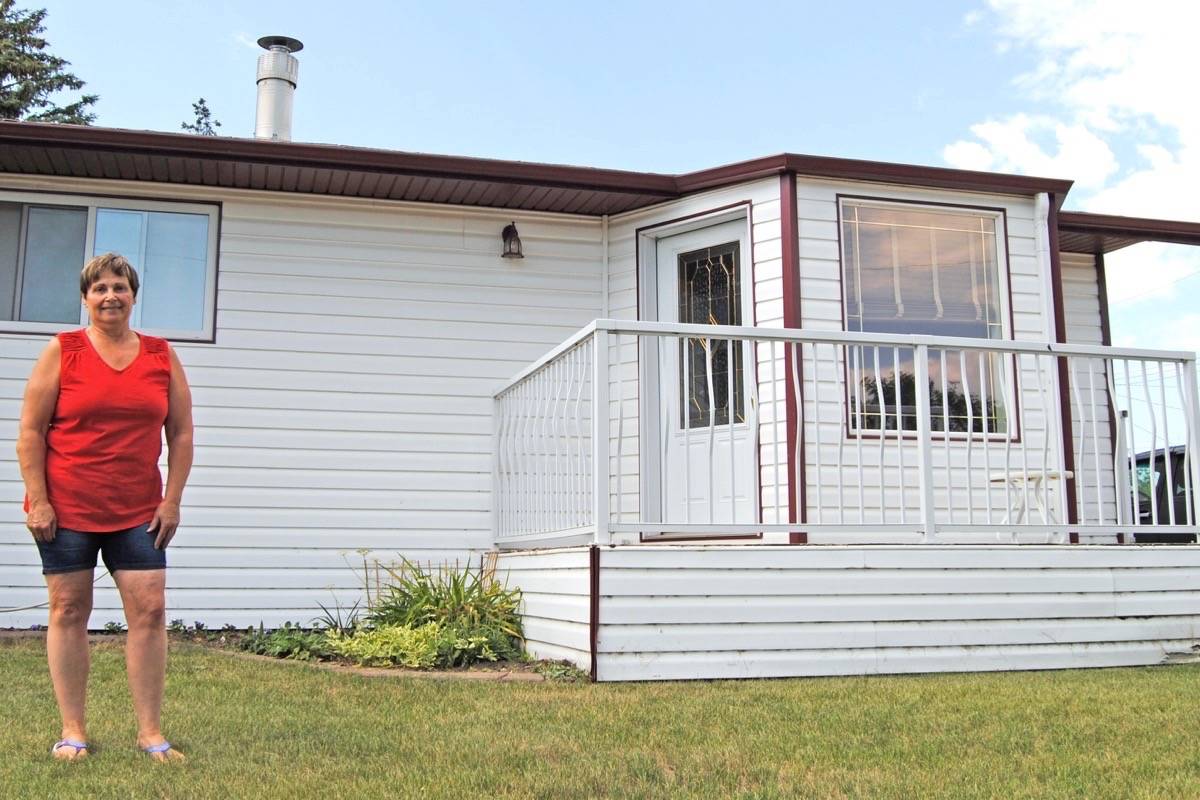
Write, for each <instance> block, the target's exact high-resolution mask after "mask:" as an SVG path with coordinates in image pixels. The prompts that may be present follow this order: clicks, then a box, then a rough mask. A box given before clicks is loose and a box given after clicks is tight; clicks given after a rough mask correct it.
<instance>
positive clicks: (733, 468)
mask: <svg viewBox="0 0 1200 800" xmlns="http://www.w3.org/2000/svg"><path fill="white" fill-rule="evenodd" d="M736 363H737V361H736V359H735V358H734V355H733V339H726V340H725V383H726V387H725V405H726V407H727V408H728V416H729V419H728V420H726V421H727V422H728V423H729V428H728V430H729V522H730V523H731V524H732V523H736V522H737V511H736V507H737V466H738V465H737V456H736V455H735V454H734V439H735V438H736V437H735V436H734V428H733V426H734V423H736V422H737V413H736V411H737V403H735V402H734V400H735V398H734V396H733V394H734V388H735V387H734V380H733V377H734V376H733V371H734V366H735V365H736Z"/></svg>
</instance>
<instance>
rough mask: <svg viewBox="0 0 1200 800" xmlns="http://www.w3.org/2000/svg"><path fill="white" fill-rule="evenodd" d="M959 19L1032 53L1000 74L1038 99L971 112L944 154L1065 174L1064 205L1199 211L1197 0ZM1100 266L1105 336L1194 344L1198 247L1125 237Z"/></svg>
mask: <svg viewBox="0 0 1200 800" xmlns="http://www.w3.org/2000/svg"><path fill="white" fill-rule="evenodd" d="M971 20H972V26H973V29H974V30H975V31H979V30H982V29H984V27H985V26H986V25H989V24H990V25H993V26H994V28H995V30H996V32H997V39H996V46H997V49H998V51H999V52H1004V53H1009V54H1015V53H1020V54H1023V55H1026V56H1030V55H1031V56H1032V57H1033V63H1034V65H1035V66H1034V67H1033V68H1031V69H1029V70H1028V71H1026V72H1024V73H1022V74H1020V75H1017V76H1016V77H1015V78H1014V80H1013V84H1014V86H1015V87H1016V88H1017V89H1018V90H1019V92H1021V93H1022V94H1023V95H1024V96H1025V98H1026V100H1027V101H1028V103H1029V106H1028V107H1029V108H1030V109H1034V108H1036V109H1038V113H1036V114H1034V113H1032V112H1029V111H1027V112H1025V113H1009V114H1005V115H1002V116H997V117H994V118H991V119H987V120H985V121H982V122H980V123H978V124H976V125H973V126H971V128H970V136H969V137H964V138H962V139H959V140H958V141H955V142H953V143H951V144H950V145H948V146H947V147H945V148H944V150H943V153H942V155H943V158H944V159H945V160H946V162H947V163H949V164H951V165H952V166H958V167H962V168H970V169H980V168H983V169H992V170H999V171H1006V172H1017V173H1023V174H1030V175H1043V176H1047V177H1065V178H1069V179H1072V180H1074V181H1075V188H1074V189H1073V190H1072V192H1071V195H1070V197H1069V198H1068V201H1067V206H1068V208H1077V209H1082V210H1084V211H1092V212H1097V213H1106V214H1119V215H1127V216H1140V217H1160V218H1164V219H1182V220H1190V221H1200V191H1197V189H1196V187H1197V186H1200V103H1198V102H1196V96H1197V95H1196V88H1195V81H1196V77H1197V76H1198V75H1200V47H1197V46H1196V43H1195V31H1196V30H1197V29H1198V28H1200V3H1184V2H1176V1H1175V0H1139V2H1137V3H1131V2H1128V0H1059V1H1057V2H1053V1H1051V0H988V2H987V8H986V9H983V10H981V11H980V16H979V17H972V18H971ZM1117 153H1120V154H1121V157H1120V159H1118V157H1117ZM1105 266H1106V273H1107V280H1108V295H1109V301H1110V304H1111V308H1112V312H1113V325H1114V329H1115V331H1116V334H1117V337H1118V338H1117V341H1118V343H1123V344H1126V345H1137V346H1142V347H1181V348H1190V349H1200V314H1195V313H1192V309H1194V308H1196V307H1197V306H1200V302H1196V301H1195V300H1193V299H1192V298H1197V300H1200V248H1195V247H1184V246H1178V245H1161V244H1144V245H1137V246H1134V247H1130V248H1127V249H1124V250H1120V251H1117V252H1115V253H1112V254H1110V255H1109V256H1107V257H1106V259H1105ZM1123 331H1128V332H1123Z"/></svg>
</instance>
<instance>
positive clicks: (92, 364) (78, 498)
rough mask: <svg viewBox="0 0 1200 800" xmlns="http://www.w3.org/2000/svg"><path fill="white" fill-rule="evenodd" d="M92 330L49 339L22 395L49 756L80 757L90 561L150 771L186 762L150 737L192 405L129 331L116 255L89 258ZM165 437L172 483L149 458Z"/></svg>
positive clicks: (128, 280) (128, 286)
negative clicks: (57, 724) (51, 707)
mask: <svg viewBox="0 0 1200 800" xmlns="http://www.w3.org/2000/svg"><path fill="white" fill-rule="evenodd" d="M79 288H80V292H81V293H82V295H83V305H84V307H85V308H87V312H88V318H89V320H90V323H89V325H88V326H87V328H85V329H83V330H78V331H70V332H67V333H60V334H59V335H58V336H56V337H55V338H54V339H52V340H51V341H50V344H49V345H48V346H47V347H46V349H45V351H44V352H43V353H42V355H41V357H40V358H39V359H38V361H37V364H36V365H35V366H34V368H33V374H32V375H31V376H30V378H29V383H28V385H27V386H26V388H25V401H24V405H23V406H22V409H21V428H20V434H19V438H18V440H17V457H18V459H19V460H20V464H21V477H22V478H23V479H24V481H25V511H26V513H27V515H28V516H27V518H26V526H27V527H28V528H29V532H30V533H32V534H33V538H34V540H35V541H36V542H37V547H38V551H39V552H40V554H41V557H42V572H43V574H44V575H45V578H46V585H47V588H48V589H49V593H50V628H49V632H48V633H47V636H46V653H47V658H48V660H49V662H50V677H51V680H52V681H53V683H54V694H55V697H56V699H57V700H58V709H59V712H60V713H61V715H62V739H61V740H60V741H59V742H58V743H57V744H55V745H54V747H53V748H52V749H51V752H52V753H53V754H54V757H55V758H60V759H64V760H70V761H74V760H77V759H80V758H84V757H86V756H87V754H88V743H87V742H88V740H87V728H86V721H85V715H84V706H85V700H86V694H87V677H88V665H89V653H88V640H87V622H88V617H89V616H90V614H91V611H92V585H93V577H92V576H93V571H94V570H95V567H96V555H97V553H100V554H101V555H102V556H103V558H104V565H105V566H106V567H107V568H108V571H109V572H110V573H111V574H112V577H113V580H114V581H115V582H116V584H117V589H118V590H119V591H120V594H121V603H122V605H123V606H124V608H125V619H126V622H127V624H128V628H129V632H128V635H127V637H126V642H125V663H126V670H127V672H128V675H129V689H130V693H131V694H132V696H133V706H134V712H135V713H136V715H137V723H138V738H137V743H138V747H140V748H141V749H142V750H143V751H145V752H146V753H148V754H149V755H150V756H151V758H153V759H155V760H156V761H164V762H165V761H172V760H178V759H182V758H183V756H182V754H180V753H179V752H178V751H176V750H175V749H173V748H172V747H171V745H170V744H169V743H168V742H167V740H166V739H165V738H163V735H162V731H161V729H160V727H159V717H160V711H161V708H162V695H163V682H164V679H165V674H166V659H167V634H166V625H165V611H164V588H165V584H166V553H165V550H166V547H167V545H168V544H170V542H171V537H173V536H174V535H175V530H176V528H178V526H179V502H180V499H181V497H182V496H183V487H184V483H186V481H187V477H188V473H189V472H190V471H191V468H192V399H191V393H190V391H189V389H188V384H187V378H186V377H185V376H184V373H183V367H182V366H181V365H180V363H179V359H178V357H176V355H175V352H174V350H172V349H171V347H170V345H168V344H167V342H166V340H164V339H158V338H155V337H152V336H145V335H140V334H137V333H135V332H134V331H133V330H131V329H130V327H129V319H130V314H131V313H132V312H133V306H134V303H136V302H137V291H138V276H137V272H135V271H134V269H133V267H132V266H131V265H130V264H129V262H128V261H126V260H125V259H124V258H122V257H121V256H119V255H116V254H114V253H106V254H105V255H102V256H97V257H95V258H93V259H92V260H91V261H89V262H88V263H87V264H86V265H85V266H84V268H83V272H82V273H81V275H80V279H79ZM164 428H165V429H166V439H167V448H168V456H167V484H166V490H165V492H164V491H163V485H162V477H161V475H160V473H159V469H158V459H159V455H160V453H161V450H162V431H163V429H164Z"/></svg>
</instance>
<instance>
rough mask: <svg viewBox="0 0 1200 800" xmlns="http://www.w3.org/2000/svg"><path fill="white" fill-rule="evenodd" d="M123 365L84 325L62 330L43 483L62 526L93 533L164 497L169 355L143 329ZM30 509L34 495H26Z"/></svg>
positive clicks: (148, 515) (125, 523)
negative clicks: (99, 348)
mask: <svg viewBox="0 0 1200 800" xmlns="http://www.w3.org/2000/svg"><path fill="white" fill-rule="evenodd" d="M138 338H139V339H140V340H141V349H140V350H139V351H138V354H137V356H136V357H135V358H134V360H133V362H132V363H131V364H130V365H129V366H127V367H125V369H122V370H117V369H113V368H112V367H110V366H109V365H108V364H107V363H105V361H104V359H102V358H101V357H100V354H99V353H97V352H96V349H95V347H93V346H92V342H91V340H90V339H88V336H87V332H86V331H82V330H79V331H70V332H68V333H60V334H59V335H58V341H59V344H60V345H61V346H62V359H61V362H60V372H59V389H58V404H57V405H56V406H55V408H54V417H53V419H52V420H51V421H50V428H49V430H48V431H47V432H46V489H47V493H48V494H49V499H50V505H51V506H53V508H54V513H55V514H56V516H57V517H58V524H59V525H60V526H61V527H64V528H69V529H71V530H75V531H84V532H89V533H105V532H111V531H121V530H125V529H127V528H132V527H135V526H137V525H141V524H142V523H145V522H149V521H150V520H151V519H152V518H153V517H154V512H155V510H156V509H157V508H158V505H159V503H161V502H162V475H161V473H160V472H159V469H158V458H159V456H160V455H161V453H162V429H163V423H165V422H166V419H167V391H168V389H169V388H170V385H171V357H170V352H169V350H168V349H167V342H166V340H165V339H159V338H156V337H154V336H146V335H144V334H138ZM25 507H26V510H27V511H28V508H29V498H28V497H26V498H25Z"/></svg>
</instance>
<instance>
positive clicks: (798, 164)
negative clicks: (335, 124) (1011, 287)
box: [0, 121, 1071, 215]
mask: <svg viewBox="0 0 1200 800" xmlns="http://www.w3.org/2000/svg"><path fill="white" fill-rule="evenodd" d="M0 146H10V147H17V148H43V149H44V150H43V152H41V153H40V156H39V157H40V158H41V160H42V161H43V162H44V163H43V164H42V166H41V167H39V166H38V165H36V164H35V163H33V161H32V160H31V159H29V158H25V157H22V156H20V154H18V157H17V158H16V159H15V163H13V164H11V165H10V166H13V167H14V168H15V170H16V171H18V172H27V173H31V174H59V175H71V176H75V177H82V178H88V177H94V176H95V175H96V173H97V170H95V169H92V170H91V171H90V172H89V171H88V169H87V167H88V164H87V163H85V162H86V159H79V158H76V159H75V162H78V163H72V160H71V159H69V158H67V159H64V158H62V157H61V155H59V154H61V152H62V151H64V150H65V151H67V152H73V153H75V154H76V155H77V156H78V155H79V154H81V153H82V154H103V155H105V156H106V161H107V162H112V163H111V164H110V163H106V164H105V165H104V166H105V167H106V168H108V167H111V168H112V170H114V172H113V174H112V175H110V176H109V177H119V176H120V174H121V171H122V169H124V171H125V172H126V173H129V174H137V175H138V179H140V180H150V179H152V176H153V175H154V174H159V175H162V174H164V173H165V177H164V178H163V179H164V180H166V181H167V182H171V183H187V184H206V185H217V186H228V185H234V183H236V184H237V186H238V188H259V189H270V190H276V191H300V189H299V188H298V186H288V185H286V183H287V182H284V183H281V182H280V179H279V176H278V175H276V176H275V180H274V181H273V182H271V181H270V180H269V178H270V176H268V175H267V174H266V172H267V171H266V170H264V169H263V167H264V166H266V165H270V166H275V167H285V168H288V167H294V168H302V169H307V170H313V171H320V172H324V171H330V172H333V173H334V175H333V176H331V179H330V180H328V181H326V182H324V183H323V184H321V186H320V188H318V187H317V186H316V185H315V184H314V185H313V186H309V187H307V188H306V189H305V191H308V192H315V193H318V194H326V193H328V194H335V195H341V194H349V195H351V196H357V195H356V194H355V192H357V189H358V187H357V185H352V186H349V187H348V186H347V181H346V177H347V175H346V174H345V173H347V172H366V173H387V174H393V175H397V174H398V175H404V176H410V177H418V178H424V179H426V180H427V181H429V184H430V185H429V186H428V187H427V189H428V191H427V192H426V193H424V194H421V195H420V196H419V197H417V198H416V199H419V200H422V201H428V202H437V201H438V198H439V195H440V194H441V193H442V191H443V190H444V189H446V188H447V187H445V186H438V185H436V183H437V182H439V181H446V182H454V181H460V180H461V181H468V182H469V181H485V182H488V183H501V184H513V185H514V186H513V187H512V188H513V189H514V190H515V191H516V192H517V193H518V194H519V193H520V192H522V191H526V190H527V189H528V188H529V187H532V186H537V187H552V188H558V189H577V190H581V191H583V192H585V193H586V192H597V193H603V195H604V197H605V199H603V200H602V199H601V198H599V197H592V198H587V197H580V195H579V193H577V192H575V193H568V194H565V195H564V196H562V197H559V198H556V199H555V200H554V201H553V202H551V203H549V207H546V208H541V207H540V206H539V210H543V211H555V212H567V211H571V212H573V213H591V214H594V215H595V214H599V213H603V211H602V209H603V208H607V206H608V205H615V206H617V207H620V208H621V210H623V211H625V210H633V209H637V208H644V207H646V206H649V205H653V204H655V203H660V202H663V201H665V200H671V199H675V198H678V197H682V196H684V195H687V194H691V193H694V192H699V191H705V190H708V189H714V188H718V187H722V186H730V185H734V184H738V183H745V182H747V181H751V180H757V179H760V178H767V177H772V176H775V175H783V174H785V173H791V174H793V175H794V174H801V175H811V176H815V177H823V178H834V179H838V180H861V181H870V182H873V183H889V184H902V185H908V186H928V187H935V188H939V189H952V190H963V191H978V192H993V193H1004V194H1021V195H1027V196H1029V195H1035V194H1037V193H1038V192H1050V193H1052V196H1057V197H1060V198H1061V197H1063V196H1065V195H1066V193H1067V191H1068V190H1069V189H1070V187H1071V183H1070V181H1064V180H1057V179H1049V178H1035V177H1027V176H1023V175H1001V174H994V173H988V172H973V171H968V170H957V169H947V168H943V167H927V166H920V165H912V164H889V163H885V162H879V161H860V160H855V159H846V158H827V157H824V156H808V155H800V154H795V153H781V154H779V155H774V156H768V157H766V158H759V159H754V160H751V161H743V162H740V163H736V164H729V165H725V166H720V167H714V168H712V169H705V170H699V171H697V172H690V173H685V174H681V175H664V174H659V173H647V172H632V171H625V170H611V169H593V168H588V167H574V166H564V165H556V164H534V163H527V162H519V161H500V160H496V159H484V158H464V157H460V156H444V155H430V154H424V153H403V152H397V151H390V150H378V149H371V148H363V147H343V146H335V145H326V144H309V143H303V142H271V141H262V140H258V139H237V138H231V137H224V136H194V135H191V134H180V133H162V132H157V131H133V130H122V129H117V128H98V127H91V126H79V125H57V124H43V123H29V122H16V121H4V122H0ZM146 158H150V159H156V158H164V159H168V160H170V159H181V160H193V161H207V162H224V164H223V165H222V164H218V165H217V166H216V169H214V170H208V171H209V172H210V173H211V174H209V175H207V176H205V175H204V174H203V173H204V172H205V171H206V170H204V169H200V168H195V167H194V166H193V167H188V166H186V165H185V164H170V163H168V164H165V165H164V164H159V165H157V167H155V168H153V169H151V170H150V171H149V172H147V171H146V170H144V169H141V168H140V167H139V166H138V164H137V163H135V159H143V160H144V159H146ZM118 159H122V160H121V161H118ZM47 167H49V169H50V170H51V171H50V172H48V173H47V172H46V168H47ZM248 167H254V169H249V170H248V172H250V173H254V172H255V169H257V170H258V173H259V174H257V176H255V175H254V174H251V175H250V176H247V177H246V178H245V180H246V181H247V182H246V183H245V185H244V186H243V185H242V183H241V182H240V181H237V180H235V176H234V173H235V172H236V171H237V170H238V168H241V169H243V170H245V169H246V168H248ZM143 176H144V177H143ZM335 177H340V179H339V180H333V179H332V178H335ZM293 180H295V181H300V176H292V177H289V178H288V179H287V181H289V182H290V181H293ZM305 180H306V181H307V180H308V178H307V177H306V178H305ZM354 183H355V184H357V181H355V182H354ZM522 185H524V186H525V189H524V190H523V189H521V188H520V187H521V186H522ZM501 194H504V192H501ZM404 199H413V198H409V197H405V198H404ZM443 201H444V200H443ZM522 202H523V201H521V200H520V199H519V198H516V197H515V195H514V196H510V197H503V196H496V197H492V198H491V199H490V200H489V203H488V205H490V206H509V205H518V206H519V205H521V203H522ZM535 205H536V204H535Z"/></svg>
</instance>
